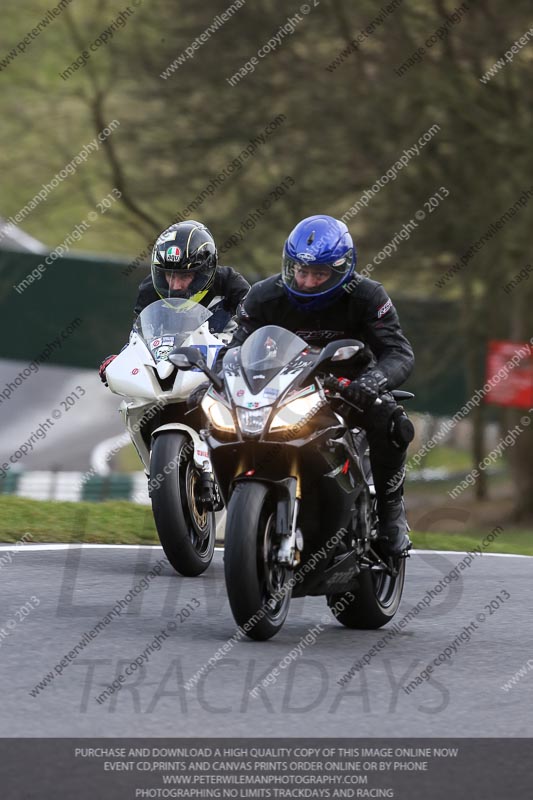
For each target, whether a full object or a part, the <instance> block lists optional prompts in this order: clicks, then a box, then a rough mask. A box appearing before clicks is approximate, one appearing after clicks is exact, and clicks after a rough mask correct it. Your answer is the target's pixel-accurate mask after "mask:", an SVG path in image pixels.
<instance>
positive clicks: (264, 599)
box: [224, 481, 292, 641]
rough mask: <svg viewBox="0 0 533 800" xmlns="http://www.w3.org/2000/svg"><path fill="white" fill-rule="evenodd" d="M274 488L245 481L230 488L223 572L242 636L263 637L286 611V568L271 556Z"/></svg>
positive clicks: (280, 622) (269, 634)
mask: <svg viewBox="0 0 533 800" xmlns="http://www.w3.org/2000/svg"><path fill="white" fill-rule="evenodd" d="M276 506H277V501H276V497H275V495H274V492H273V491H272V489H271V488H270V487H269V486H268V485H267V484H262V483H258V482H256V481H249V482H244V483H240V484H238V485H237V487H236V488H235V490H234V492H233V494H232V496H231V498H230V501H229V504H228V512H227V517H226V534H225V541H224V576H225V579H226V589H227V592H228V599H229V604H230V607H231V611H232V613H233V616H234V618H235V621H236V623H237V625H240V626H241V627H242V628H243V630H244V632H245V633H246V635H247V636H249V637H250V638H251V639H256V640H257V641H264V640H265V639H270V638H271V637H272V636H274V635H275V634H276V633H277V632H278V631H279V630H280V629H281V627H282V625H283V623H284V622H285V618H286V617H287V613H288V611H289V604H290V600H291V591H292V587H291V584H290V583H289V578H290V575H291V574H292V573H291V571H290V570H288V569H287V568H286V567H282V566H281V565H279V564H277V563H276V561H275V559H274V554H275V549H276V541H275V529H276Z"/></svg>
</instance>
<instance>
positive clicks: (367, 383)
mask: <svg viewBox="0 0 533 800" xmlns="http://www.w3.org/2000/svg"><path fill="white" fill-rule="evenodd" d="M386 385H387V378H386V377H385V375H384V374H383V373H382V372H381V370H379V369H371V370H368V372H365V373H363V375H361V377H360V378H357V380H355V381H352V382H351V383H350V384H348V386H345V387H343V388H342V389H341V394H342V395H343V396H344V397H345V398H346V399H347V400H349V401H350V403H353V405H354V406H357V408H359V409H360V410H361V411H368V409H369V408H370V407H371V406H373V405H374V403H375V402H376V400H377V399H378V397H379V396H380V394H381V393H382V392H383V391H384V389H385V387H386Z"/></svg>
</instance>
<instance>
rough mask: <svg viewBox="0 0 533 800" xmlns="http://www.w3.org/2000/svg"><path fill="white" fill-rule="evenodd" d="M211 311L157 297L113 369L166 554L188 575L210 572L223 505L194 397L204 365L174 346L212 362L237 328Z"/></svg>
mask: <svg viewBox="0 0 533 800" xmlns="http://www.w3.org/2000/svg"><path fill="white" fill-rule="evenodd" d="M211 316H213V315H212V313H211V311H209V309H207V308H205V307H204V306H201V305H199V304H197V303H194V302H192V301H190V300H182V299H168V300H158V301H157V302H155V303H152V304H151V305H149V306H147V308H145V309H144V310H143V311H142V312H141V313H140V315H139V317H138V318H137V320H136V321H135V324H134V327H133V331H132V333H131V335H130V341H129V343H128V345H127V346H126V348H125V349H123V350H122V352H121V353H120V354H119V355H118V356H117V358H115V360H114V361H113V362H112V363H111V364H110V365H109V367H108V368H107V371H106V376H107V382H108V385H109V388H110V389H111V391H112V392H114V393H115V394H119V395H122V396H125V397H126V398H128V399H125V400H123V402H122V403H121V405H120V412H121V414H122V416H123V418H124V422H125V425H126V428H127V430H128V432H129V434H130V436H131V440H132V442H133V444H134V446H135V449H136V450H137V453H138V454H139V457H140V459H141V461H142V462H143V465H144V469H145V472H146V475H147V476H149V484H148V489H149V494H150V498H151V501H152V509H153V514H154V519H155V524H156V528H157V532H158V535H159V539H160V541H161V545H162V546H163V550H164V551H165V555H166V556H167V558H168V560H169V561H170V563H171V564H172V566H173V567H174V569H175V570H177V572H179V573H180V574H181V575H186V576H195V575H200V574H201V573H202V572H204V571H205V570H206V569H207V567H208V566H209V564H210V563H211V560H212V558H213V552H214V548H215V534H216V523H215V511H218V510H220V509H221V508H222V507H223V503H222V500H221V498H220V494H219V492H218V487H217V484H216V482H215V480H214V478H213V471H212V467H211V460H210V458H209V453H208V451H207V447H206V445H205V443H204V442H203V441H202V440H201V439H200V437H199V436H198V433H197V430H199V428H200V427H201V412H200V409H199V408H196V409H193V410H192V411H188V409H187V403H186V401H187V399H188V398H189V396H190V394H191V393H192V392H194V390H195V389H197V388H198V386H199V385H200V384H201V383H203V382H204V381H205V378H204V375H203V373H202V372H201V371H200V370H199V369H192V370H191V369H190V368H188V369H187V371H185V370H182V369H179V368H178V367H176V366H175V365H174V364H172V363H171V362H170V361H169V360H168V355H169V353H170V352H171V351H172V350H173V349H174V348H175V347H183V346H192V347H195V348H197V349H198V350H200V352H201V353H202V355H203V356H204V358H205V360H206V361H207V364H208V365H209V366H212V365H213V364H214V362H215V359H216V357H217V354H218V351H219V350H220V348H221V347H223V346H224V345H225V344H227V342H228V341H229V339H230V338H231V332H230V331H228V330H227V329H226V332H225V333H218V334H217V335H216V336H215V335H214V334H213V333H211V332H210V330H209V325H208V321H209V318H210V317H211Z"/></svg>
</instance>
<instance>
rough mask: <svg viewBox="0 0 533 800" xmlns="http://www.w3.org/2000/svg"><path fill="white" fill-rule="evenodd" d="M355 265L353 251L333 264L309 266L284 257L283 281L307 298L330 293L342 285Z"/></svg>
mask: <svg viewBox="0 0 533 800" xmlns="http://www.w3.org/2000/svg"><path fill="white" fill-rule="evenodd" d="M352 264H353V250H349V251H348V252H347V253H346V254H345V255H344V256H343V257H342V258H340V259H338V260H337V261H335V262H334V263H332V264H317V263H312V264H308V263H306V262H305V261H298V260H296V259H293V258H290V257H289V256H287V255H285V254H284V256H283V262H282V271H281V276H282V281H283V283H284V284H285V286H287V287H288V288H289V289H290V290H291V292H292V293H294V294H298V295H301V296H302V297H306V296H308V295H314V296H316V295H320V294H325V293H326V292H330V291H331V290H332V289H335V288H337V287H338V286H340V285H342V283H343V282H344V281H345V279H346V276H347V275H348V274H349V273H350V271H351V269H352Z"/></svg>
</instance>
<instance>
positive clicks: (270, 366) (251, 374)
mask: <svg viewBox="0 0 533 800" xmlns="http://www.w3.org/2000/svg"><path fill="white" fill-rule="evenodd" d="M307 348H308V345H307V342H304V340H303V339H300V337H299V336H296V334H295V333H291V331H287V330H285V328H280V327H279V326H278V325H266V326H265V327H264V328H259V329H258V330H257V331H254V332H253V333H252V334H251V335H250V336H249V337H248V339H246V341H245V342H244V344H243V345H242V347H241V352H240V362H241V367H242V371H243V373H244V376H245V379H246V383H247V384H248V386H249V387H250V390H251V392H252V393H253V394H257V393H258V392H260V391H261V390H262V389H264V387H265V386H266V385H267V384H268V383H270V382H271V381H272V379H273V378H274V377H275V375H276V374H277V373H278V372H280V370H282V369H284V368H287V365H288V364H289V363H290V362H291V361H293V360H294V359H295V358H296V356H298V355H299V354H300V353H301V352H302V350H306V349H307Z"/></svg>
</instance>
